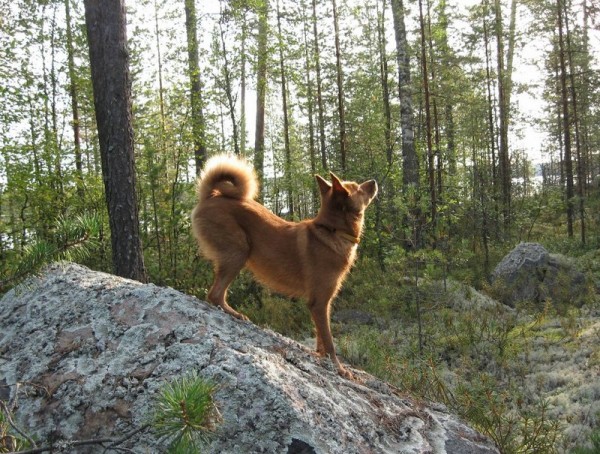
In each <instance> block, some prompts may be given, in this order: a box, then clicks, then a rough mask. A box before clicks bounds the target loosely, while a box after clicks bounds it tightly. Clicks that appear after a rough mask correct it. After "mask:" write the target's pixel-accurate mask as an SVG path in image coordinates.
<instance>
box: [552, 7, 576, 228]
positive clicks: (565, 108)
mask: <svg viewBox="0 0 600 454" xmlns="http://www.w3.org/2000/svg"><path fill="white" fill-rule="evenodd" d="M556 15H557V24H558V57H559V64H560V75H559V77H560V92H561V102H562V120H563V134H564V143H563V146H564V150H565V152H564V160H565V176H566V179H567V188H566V189H567V191H566V199H567V200H566V202H567V234H568V236H569V238H573V212H574V207H573V196H574V195H575V191H574V184H573V160H572V157H571V119H570V114H569V95H568V91H567V77H568V76H567V64H566V59H565V52H566V50H565V38H564V33H563V27H564V22H563V17H562V3H561V0H556Z"/></svg>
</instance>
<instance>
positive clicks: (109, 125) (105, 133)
mask: <svg viewBox="0 0 600 454" xmlns="http://www.w3.org/2000/svg"><path fill="white" fill-rule="evenodd" d="M84 5H85V19H86V27H87V34H88V43H89V48H90V66H91V72H92V85H93V91H94V107H95V111H96V123H97V125H98V139H99V141H100V155H101V161H102V176H103V180H104V189H105V196H106V204H107V207H108V217H109V224H110V229H111V245H112V258H113V266H114V271H115V273H116V274H117V275H119V276H123V277H127V278H131V279H136V280H139V281H142V282H145V281H146V270H145V268H144V256H143V254H142V244H141V240H140V233H139V222H138V208H137V200H136V181H135V168H134V154H133V128H132V124H131V85H130V79H129V53H128V50H127V33H126V18H125V4H124V2H123V1H122V0H84Z"/></svg>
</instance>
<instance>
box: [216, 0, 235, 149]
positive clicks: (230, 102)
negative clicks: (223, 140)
mask: <svg viewBox="0 0 600 454" xmlns="http://www.w3.org/2000/svg"><path fill="white" fill-rule="evenodd" d="M222 7H223V3H221V18H220V19H219V32H220V34H221V50H222V51H223V75H224V78H225V97H226V98H227V107H228V108H229V118H230V119H231V128H232V135H233V151H234V152H235V154H236V155H237V156H239V154H240V144H239V138H238V125H237V120H236V119H235V101H234V99H233V86H232V83H231V68H230V67H229V66H230V65H229V58H228V56H227V48H226V46H225V31H224V30H223V22H224V21H225V16H224V14H223V10H222Z"/></svg>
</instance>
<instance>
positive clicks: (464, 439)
mask: <svg viewBox="0 0 600 454" xmlns="http://www.w3.org/2000/svg"><path fill="white" fill-rule="evenodd" d="M192 370H193V371H196V372H197V373H198V374H199V375H200V376H203V377H205V378H207V379H210V380H211V381H213V382H214V383H217V384H218V391H217V392H216V394H215V400H216V403H217V406H218V407H219V411H220V414H221V415H222V423H221V425H220V426H219V427H218V429H217V430H216V432H215V434H214V435H213V437H212V438H211V442H210V444H209V445H208V446H207V447H206V451H207V452H213V453H234V452H239V453H241V452H243V453H254V452H257V453H258V452H264V453H299V452H307V453H310V452H314V453H371V452H377V453H386V452H389V453H399V452H402V453H425V452H428V453H429V452H436V453H444V452H448V453H455V452H463V453H464V452H469V453H492V452H497V451H496V449H495V448H494V447H493V445H492V444H491V442H490V441H489V440H487V439H486V438H485V437H483V436H482V435H480V434H479V433H477V432H476V431H474V430H473V429H471V428H469V427H468V426H466V425H465V424H464V423H463V422H461V421H460V420H459V419H458V418H456V417H455V416H453V415H451V414H449V413H448V412H447V411H446V410H445V409H444V408H443V407H441V406H439V405H427V404H425V403H423V402H418V401H415V400H413V399H411V398H409V397H407V396H405V395H403V394H402V393H400V392H398V390H395V389H393V388H392V387H391V386H388V385H386V384H385V383H382V382H381V381H379V380H377V379H375V378H374V377H372V376H370V375H368V374H366V373H364V372H360V371H353V372H354V374H355V375H356V380H353V381H350V380H347V379H344V378H342V377H340V376H339V375H338V374H337V372H336V371H335V370H334V368H333V367H332V365H331V364H330V363H329V362H328V361H327V360H324V359H321V358H318V357H316V355H315V354H314V353H313V352H312V351H311V350H309V349H307V348H306V347H303V346H302V345H300V344H298V343H296V342H294V341H292V340H290V339H287V338H285V337H283V336H281V335H278V334H276V333H274V332H271V331H269V330H263V329H261V328H259V327H257V326H255V325H253V324H251V323H249V322H242V321H239V320H236V319H234V318H232V317H230V316H228V315H226V314H225V313H223V312H222V311H220V310H218V309H216V308H215V307H213V306H210V305H208V304H206V303H204V302H202V301H199V300H198V299H196V298H193V297H191V296H187V295H184V294H182V293H179V292H177V291H175V290H173V289H170V288H160V287H157V286H155V285H152V284H140V283H138V282H134V281H130V280H126V279H122V278H119V277H115V276H112V275H109V274H104V273H99V272H94V271H91V270H89V269H87V268H85V267H82V266H79V265H74V264H54V265H52V266H50V267H48V268H47V269H46V270H45V271H44V273H43V274H41V275H40V276H39V277H36V278H32V279H30V280H29V281H28V282H27V283H25V284H23V285H21V286H20V287H19V288H17V289H13V290H12V291H10V292H9V293H8V294H6V295H5V296H4V298H3V299H2V300H1V301H0V385H3V386H4V388H3V387H2V386H0V389H4V390H5V391H6V390H7V389H8V390H10V393H6V394H7V395H6V397H7V399H12V398H15V397H16V406H15V410H14V417H15V420H16V422H17V423H18V424H19V426H20V427H21V428H22V429H23V430H24V431H26V432H27V433H29V434H31V435H33V436H35V438H36V439H37V440H40V443H46V444H47V443H58V442H59V441H60V440H63V441H64V440H71V441H72V440H84V439H91V438H99V437H116V438H118V437H119V436H120V435H122V434H126V433H129V432H131V431H133V430H135V429H136V428H138V427H142V426H143V425H144V424H146V423H147V421H148V415H149V414H150V413H151V412H152V408H153V404H154V402H155V399H156V396H157V393H158V392H159V390H160V389H161V386H162V385H163V384H164V383H165V382H167V381H169V380H172V379H173V378H175V377H179V376H181V375H183V374H185V373H186V372H188V371H192ZM24 390H26V392H25V391H24ZM17 393H18V396H17V395H16V394H17ZM123 446H125V447H127V448H129V449H132V450H133V451H134V452H140V453H142V452H159V451H160V450H161V449H164V446H163V445H161V441H160V440H158V439H157V438H156V437H154V436H153V434H152V432H151V431H150V430H148V431H145V432H144V433H143V436H134V437H131V438H130V439H129V440H127V441H126V442H124V445H123ZM95 449H96V450H97V449H98V448H97V447H96V448H94V447H90V446H79V447H77V448H73V449H72V452H95V451H94V450H95Z"/></svg>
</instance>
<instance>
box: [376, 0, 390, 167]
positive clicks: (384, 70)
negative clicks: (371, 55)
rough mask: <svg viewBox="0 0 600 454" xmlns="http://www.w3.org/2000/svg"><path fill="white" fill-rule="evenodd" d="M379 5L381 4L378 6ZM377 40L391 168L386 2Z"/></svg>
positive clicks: (386, 149) (378, 20)
mask: <svg viewBox="0 0 600 454" xmlns="http://www.w3.org/2000/svg"><path fill="white" fill-rule="evenodd" d="M378 5H379V4H378ZM377 40H378V48H379V49H378V50H379V72H380V78H381V92H382V93H381V94H382V100H383V115H384V118H385V126H384V137H385V157H386V160H387V165H388V168H391V166H392V164H393V161H394V156H393V148H394V147H393V144H392V109H391V107H390V85H389V82H388V63H387V55H386V46H387V42H386V39H385V0H383V3H382V7H381V14H378V17H377Z"/></svg>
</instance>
